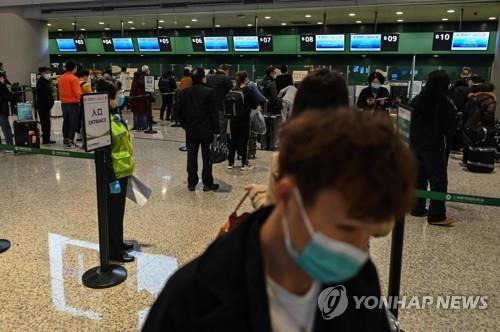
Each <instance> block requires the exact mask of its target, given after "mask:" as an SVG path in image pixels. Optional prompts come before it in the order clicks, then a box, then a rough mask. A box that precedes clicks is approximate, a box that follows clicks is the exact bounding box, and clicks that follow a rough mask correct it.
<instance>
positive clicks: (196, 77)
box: [191, 67, 205, 84]
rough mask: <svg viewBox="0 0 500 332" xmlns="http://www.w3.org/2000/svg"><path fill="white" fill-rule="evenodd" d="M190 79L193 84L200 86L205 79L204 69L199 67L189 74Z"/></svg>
mask: <svg viewBox="0 0 500 332" xmlns="http://www.w3.org/2000/svg"><path fill="white" fill-rule="evenodd" d="M191 78H192V79H193V84H200V83H201V82H203V79H204V78H205V69H204V68H201V67H199V68H195V69H194V70H193V72H192V73H191Z"/></svg>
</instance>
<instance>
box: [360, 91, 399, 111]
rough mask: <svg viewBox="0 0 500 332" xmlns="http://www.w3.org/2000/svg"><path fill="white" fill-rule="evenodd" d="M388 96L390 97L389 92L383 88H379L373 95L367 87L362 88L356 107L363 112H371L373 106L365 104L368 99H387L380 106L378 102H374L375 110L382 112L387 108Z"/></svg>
mask: <svg viewBox="0 0 500 332" xmlns="http://www.w3.org/2000/svg"><path fill="white" fill-rule="evenodd" d="M390 96H391V95H390V93H389V91H388V90H387V89H386V88H384V87H383V86H381V87H380V88H379V89H378V91H377V93H374V92H373V90H372V88H371V87H369V86H368V87H366V88H364V89H363V90H361V93H360V94H359V97H358V103H357V106H358V108H361V109H364V110H371V109H372V108H373V105H372V106H370V105H368V103H367V102H366V100H367V99H368V98H370V97H372V98H375V99H379V98H386V97H387V99H386V100H385V103H384V105H380V101H377V102H376V109H377V110H384V109H386V108H387V107H389V103H390Z"/></svg>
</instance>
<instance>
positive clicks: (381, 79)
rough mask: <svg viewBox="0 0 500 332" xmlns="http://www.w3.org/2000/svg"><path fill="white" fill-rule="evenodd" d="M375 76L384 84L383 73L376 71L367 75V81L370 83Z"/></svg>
mask: <svg viewBox="0 0 500 332" xmlns="http://www.w3.org/2000/svg"><path fill="white" fill-rule="evenodd" d="M375 78H376V79H378V81H379V82H380V84H384V83H385V77H384V75H382V74H381V73H379V72H378V71H374V72H373V73H371V74H370V75H369V76H368V83H371V82H372V81H373V80H374V79H375Z"/></svg>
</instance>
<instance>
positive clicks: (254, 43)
mask: <svg viewBox="0 0 500 332" xmlns="http://www.w3.org/2000/svg"><path fill="white" fill-rule="evenodd" d="M233 43H234V50H235V51H236V52H258V51H259V38H258V37H257V36H244V37H233Z"/></svg>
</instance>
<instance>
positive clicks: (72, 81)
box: [58, 61, 82, 148]
mask: <svg viewBox="0 0 500 332" xmlns="http://www.w3.org/2000/svg"><path fill="white" fill-rule="evenodd" d="M75 74H76V64H75V63H74V62H71V61H68V62H66V72H65V73H64V74H63V75H62V76H61V77H60V78H59V82H58V85H59V99H61V108H62V112H63V138H64V145H65V146H66V147H67V148H71V147H73V146H75V142H74V139H75V133H76V130H77V129H78V122H79V121H80V98H81V95H82V90H81V88H80V80H79V79H78V77H76V76H75Z"/></svg>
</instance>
